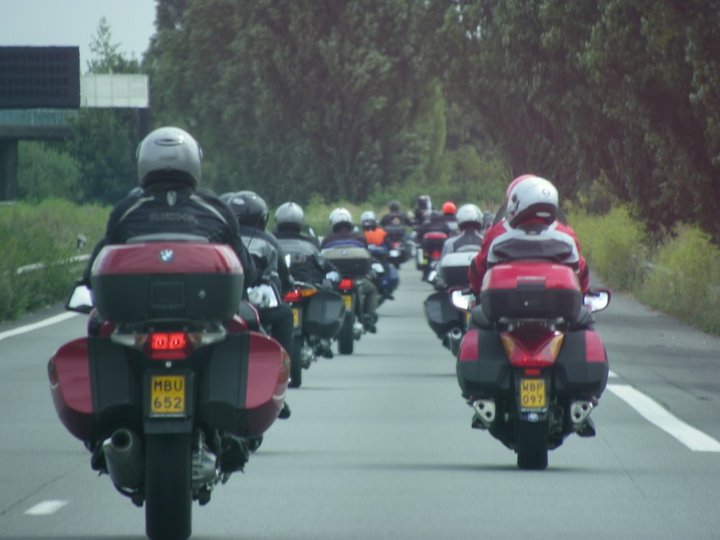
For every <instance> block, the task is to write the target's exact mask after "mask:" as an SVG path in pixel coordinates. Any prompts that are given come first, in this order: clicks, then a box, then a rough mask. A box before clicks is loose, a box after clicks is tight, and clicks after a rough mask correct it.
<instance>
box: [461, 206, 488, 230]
mask: <svg viewBox="0 0 720 540" xmlns="http://www.w3.org/2000/svg"><path fill="white" fill-rule="evenodd" d="M455 217H456V218H457V224H458V227H460V228H461V229H462V227H463V225H466V224H469V223H476V224H477V226H478V228H480V227H482V222H483V213H482V211H481V210H480V208H478V207H477V205H474V204H463V205H462V206H461V207H460V208H458V211H457V214H455Z"/></svg>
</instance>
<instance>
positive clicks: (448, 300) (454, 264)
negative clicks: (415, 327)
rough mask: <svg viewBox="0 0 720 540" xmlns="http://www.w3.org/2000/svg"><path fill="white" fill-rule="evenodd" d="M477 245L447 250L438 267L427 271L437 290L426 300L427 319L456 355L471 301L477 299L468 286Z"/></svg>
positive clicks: (436, 333) (445, 345)
mask: <svg viewBox="0 0 720 540" xmlns="http://www.w3.org/2000/svg"><path fill="white" fill-rule="evenodd" d="M467 247H470V246H467ZM478 249H479V246H472V249H467V250H462V251H457V252H454V253H448V254H447V255H445V256H444V257H443V258H442V259H440V263H439V265H438V268H437V270H434V271H431V272H430V274H429V275H428V281H429V282H430V283H432V284H433V286H434V287H435V289H436V292H434V293H432V294H431V295H430V296H428V297H427V298H426V299H425V302H424V303H423V307H424V309H425V319H426V320H427V322H428V325H429V326H430V328H432V330H433V332H435V335H436V336H437V337H438V338H439V339H440V340H441V341H442V344H443V346H444V347H446V348H448V349H450V351H451V352H452V353H453V355H457V352H458V349H459V347H460V340H462V337H463V335H464V334H465V330H466V328H467V325H468V322H469V315H470V311H469V310H468V308H469V304H470V303H471V302H473V301H474V295H473V294H472V293H471V292H469V291H468V290H467V288H468V286H469V283H468V268H469V267H470V263H471V262H472V260H473V258H474V257H475V255H476V254H477V252H478Z"/></svg>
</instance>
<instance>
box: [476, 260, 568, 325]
mask: <svg viewBox="0 0 720 540" xmlns="http://www.w3.org/2000/svg"><path fill="white" fill-rule="evenodd" d="M480 305H481V306H482V310H483V313H484V314H485V316H486V317H487V318H488V319H490V320H491V321H497V320H499V319H501V318H508V319H557V318H562V319H565V320H567V321H570V320H574V319H576V318H577V316H578V313H579V312H580V308H581V307H582V292H581V291H580V285H579V283H578V279H577V276H576V275H575V272H574V271H573V269H572V268H570V267H569V266H566V265H562V264H555V263H549V262H544V261H513V262H510V263H503V264H498V265H496V266H493V267H492V268H490V270H488V271H487V273H486V274H485V279H484V280H483V284H482V288H481V290H480Z"/></svg>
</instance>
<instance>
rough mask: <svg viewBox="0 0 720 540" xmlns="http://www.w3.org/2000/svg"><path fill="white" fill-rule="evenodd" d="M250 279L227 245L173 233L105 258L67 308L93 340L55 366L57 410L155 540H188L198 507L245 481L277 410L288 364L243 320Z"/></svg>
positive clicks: (57, 358) (63, 354) (76, 345)
mask: <svg viewBox="0 0 720 540" xmlns="http://www.w3.org/2000/svg"><path fill="white" fill-rule="evenodd" d="M183 240H184V241H183ZM243 281H244V276H243V269H242V266H241V264H240V261H239V260H238V258H237V256H236V255H235V253H234V252H233V251H232V249H231V248H230V247H229V246H225V245H220V244H210V243H204V244H203V243H196V241H195V240H194V237H193V238H191V237H188V238H187V239H185V238H183V239H181V238H180V235H176V236H174V237H172V238H171V239H169V240H167V241H163V240H161V239H154V241H145V242H143V241H138V242H136V243H130V244H126V245H113V246H106V247H104V248H103V250H102V251H101V252H100V254H99V255H98V257H97V259H96V261H95V263H94V265H93V270H92V278H91V284H92V293H90V291H89V290H88V289H87V287H84V286H81V287H77V288H76V289H75V291H73V295H72V296H71V298H70V300H69V301H68V304H67V306H66V307H67V308H68V309H70V310H74V311H79V312H81V313H87V314H89V315H90V316H89V318H88V335H87V336H85V337H81V338H77V339H74V340H72V341H69V342H68V343H66V344H64V345H62V346H61V347H60V348H59V349H58V350H57V351H56V352H55V354H54V355H53V356H52V357H51V358H50V360H49V362H48V376H49V380H50V391H51V395H52V399H53V403H54V406H55V409H56V411H57V413H58V416H59V418H60V420H61V422H62V423H63V425H64V426H65V428H66V429H67V430H68V431H69V432H70V433H71V434H72V435H74V436H75V437H77V438H78V439H80V440H81V441H83V442H84V444H85V445H86V447H87V448H88V449H89V450H90V451H91V452H92V457H91V467H92V468H93V469H94V470H97V471H99V472H100V473H101V474H108V475H109V477H110V479H111V481H112V483H113V484H114V486H115V488H116V489H117V490H118V491H119V492H120V493H121V494H123V495H125V496H127V497H129V498H130V500H131V501H132V502H133V503H134V504H135V505H137V506H142V505H143V504H144V506H145V522H146V533H147V536H148V537H149V538H151V539H153V540H155V539H180V538H188V537H189V536H190V535H191V532H192V526H191V525H192V502H193V501H194V500H196V501H198V502H199V504H200V505H204V504H207V503H208V502H209V501H210V498H211V495H212V492H213V490H214V489H215V488H216V487H217V485H218V484H221V483H225V482H227V481H228V479H229V478H230V476H231V475H232V474H233V473H234V472H237V471H239V470H242V469H243V468H244V465H245V463H246V462H247V460H248V458H249V453H250V452H251V451H253V450H255V449H257V447H258V446H259V444H260V442H261V441H262V437H263V434H264V433H265V431H267V430H268V429H269V428H270V426H271V425H272V424H273V423H274V421H275V419H276V418H278V416H279V415H280V414H281V411H283V408H284V398H285V394H286V391H287V386H288V376H289V369H290V360H289V358H288V355H287V353H286V352H285V351H284V349H283V348H282V347H281V346H280V345H279V344H278V343H277V342H276V341H275V340H273V339H272V338H270V337H268V336H266V335H264V334H261V333H259V332H255V331H251V330H250V329H249V326H248V324H247V322H246V321H245V320H244V319H242V318H241V317H240V316H238V315H237V312H238V307H239V303H240V299H241V297H242V291H243ZM250 310H251V311H252V308H250Z"/></svg>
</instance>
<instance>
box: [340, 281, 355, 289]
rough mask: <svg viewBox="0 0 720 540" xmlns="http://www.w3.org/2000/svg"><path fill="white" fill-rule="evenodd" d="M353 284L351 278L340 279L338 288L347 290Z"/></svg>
mask: <svg viewBox="0 0 720 540" xmlns="http://www.w3.org/2000/svg"><path fill="white" fill-rule="evenodd" d="M354 286H355V282H354V281H353V280H352V279H349V278H345V279H341V280H340V283H338V287H337V288H338V289H340V290H341V291H349V290H351V289H352V288H353V287H354Z"/></svg>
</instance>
